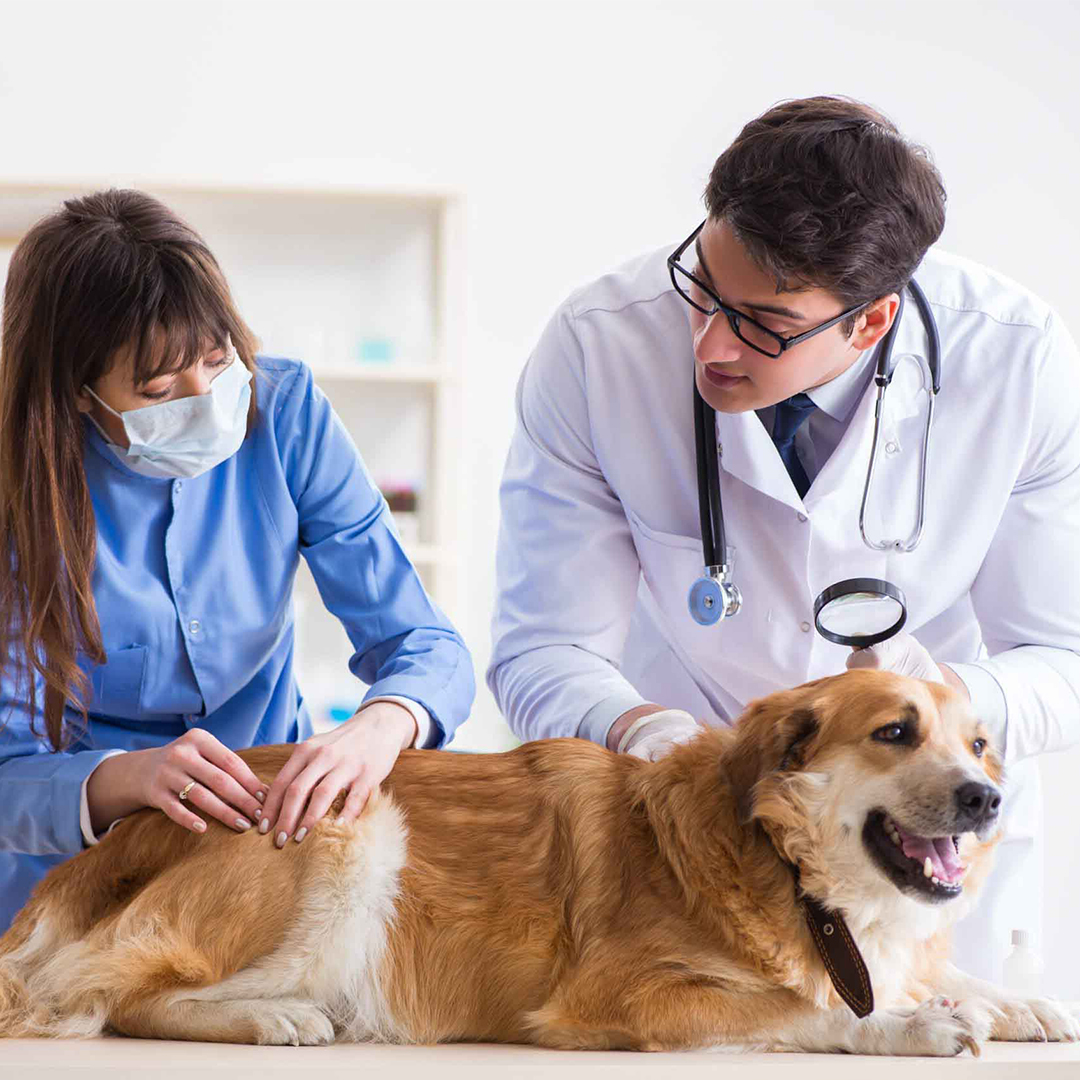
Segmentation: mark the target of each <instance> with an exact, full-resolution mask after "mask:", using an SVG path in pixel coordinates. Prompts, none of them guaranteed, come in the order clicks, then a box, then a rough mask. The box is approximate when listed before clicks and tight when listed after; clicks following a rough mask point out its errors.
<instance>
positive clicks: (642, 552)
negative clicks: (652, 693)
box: [627, 509, 736, 677]
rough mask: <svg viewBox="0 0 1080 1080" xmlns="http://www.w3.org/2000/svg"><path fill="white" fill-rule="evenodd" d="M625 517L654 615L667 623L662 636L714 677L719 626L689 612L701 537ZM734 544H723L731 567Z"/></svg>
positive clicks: (700, 557) (700, 562) (700, 559)
mask: <svg viewBox="0 0 1080 1080" xmlns="http://www.w3.org/2000/svg"><path fill="white" fill-rule="evenodd" d="M627 517H628V518H629V521H630V527H631V529H632V531H633V534H634V545H635V546H636V548H637V552H638V560H639V561H640V563H641V574H642V577H643V578H644V579H645V584H646V586H647V587H648V590H649V592H650V594H651V595H652V599H653V601H654V602H655V604H656V606H657V608H658V609H659V614H660V616H661V618H662V619H663V620H664V622H665V623H666V624H667V627H666V636H667V639H668V641H669V642H670V643H671V644H672V645H673V647H674V648H675V651H676V653H677V654H679V653H681V655H682V657H683V658H684V660H690V661H691V662H693V663H694V664H696V665H698V667H699V668H700V669H701V670H702V671H704V672H708V673H710V675H712V676H714V677H715V676H716V675H717V673H718V672H719V670H720V667H721V663H722V656H721V653H720V651H719V645H720V642H721V640H722V635H723V629H718V628H717V626H701V625H700V624H699V623H697V622H695V621H694V619H693V618H692V616H691V615H690V608H689V595H690V587H691V586H692V585H693V584H694V582H695V581H697V579H698V578H700V577H701V575H702V574H703V573H704V567H705V557H704V555H703V554H702V550H701V540H700V538H699V537H696V536H685V535H683V534H681V533H668V532H661V531H660V530H658V529H654V528H652V527H651V526H649V525H646V524H645V522H643V521H642V520H641V518H639V517H638V516H637V515H636V514H635V513H634V512H633V511H632V510H629V509H628V510H627ZM735 559H736V551H735V548H733V547H731V546H729V547H728V560H729V564H731V565H732V567H733V569H734V568H735V566H736V563H735Z"/></svg>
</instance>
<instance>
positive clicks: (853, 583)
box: [814, 578, 907, 649]
mask: <svg viewBox="0 0 1080 1080" xmlns="http://www.w3.org/2000/svg"><path fill="white" fill-rule="evenodd" d="M906 621H907V603H906V601H905V600H904V594H903V593H902V592H901V591H900V589H899V588H898V587H897V586H896V585H893V584H892V583H891V582H889V581H883V580H881V579H880V578H849V579H848V580H847V581H838V582H837V583H836V584H835V585H830V586H829V588H827V589H826V590H825V591H824V592H823V593H822V594H821V595H820V596H819V597H818V598H817V600H815V601H814V624H815V625H816V626H817V630H818V633H819V634H821V636H822V637H824V638H826V639H827V640H829V641H833V642H836V644H838V645H850V646H851V647H853V648H857V649H864V648H867V647H868V646H870V645H876V644H877V643H878V642H879V641H885V640H886V639H888V638H891V637H892V636H893V634H896V633H899V631H900V629H901V628H902V627H903V625H904V623H905V622H906Z"/></svg>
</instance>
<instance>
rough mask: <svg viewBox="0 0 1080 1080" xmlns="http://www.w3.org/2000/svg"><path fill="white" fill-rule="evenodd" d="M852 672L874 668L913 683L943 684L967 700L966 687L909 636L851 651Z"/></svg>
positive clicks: (948, 668)
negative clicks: (923, 681) (919, 681)
mask: <svg viewBox="0 0 1080 1080" xmlns="http://www.w3.org/2000/svg"><path fill="white" fill-rule="evenodd" d="M847 666H848V668H849V669H851V668H874V669H877V670H879V671H895V672H896V673H897V674H898V675H910V676H911V677H912V678H913V679H925V680H926V681H927V682H937V683H945V684H946V685H947V686H951V687H952V688H953V689H954V690H957V691H959V692H960V693H961V694H963V695H964V697H967V698H970V696H971V695H970V694H969V693H968V688H967V685H966V684H965V683H964V681H963V680H962V679H961V678H960V677H959V676H958V675H957V674H956V673H955V672H954V671H953V670H952V668H950V667H949V666H948V665H947V664H938V663H936V662H935V661H934V658H933V657H932V656H931V655H930V654H929V653H928V652H927V651H926V650H925V649H924V648H923V647H922V646H921V645H920V644H919V643H918V642H917V641H916V640H915V639H914V638H913V637H912V636H911V635H910V634H896V635H894V636H893V637H891V638H889V639H888V640H887V641H879V642H878V643H877V644H876V645H871V646H870V647H869V648H868V649H853V650H852V652H851V655H850V656H849V657H848V658H847Z"/></svg>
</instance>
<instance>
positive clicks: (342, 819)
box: [334, 815, 345, 825]
mask: <svg viewBox="0 0 1080 1080" xmlns="http://www.w3.org/2000/svg"><path fill="white" fill-rule="evenodd" d="M334 824H335V825H344V824H345V817H344V815H342V816H341V817H339V818H334Z"/></svg>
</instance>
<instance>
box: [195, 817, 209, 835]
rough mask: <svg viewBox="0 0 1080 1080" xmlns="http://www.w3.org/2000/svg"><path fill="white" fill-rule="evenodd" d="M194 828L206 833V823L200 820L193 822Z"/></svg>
mask: <svg viewBox="0 0 1080 1080" xmlns="http://www.w3.org/2000/svg"><path fill="white" fill-rule="evenodd" d="M195 828H196V829H198V830H199V832H206V822H205V821H203V820H202V819H201V818H200V819H199V820H198V821H196V822H195Z"/></svg>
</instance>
